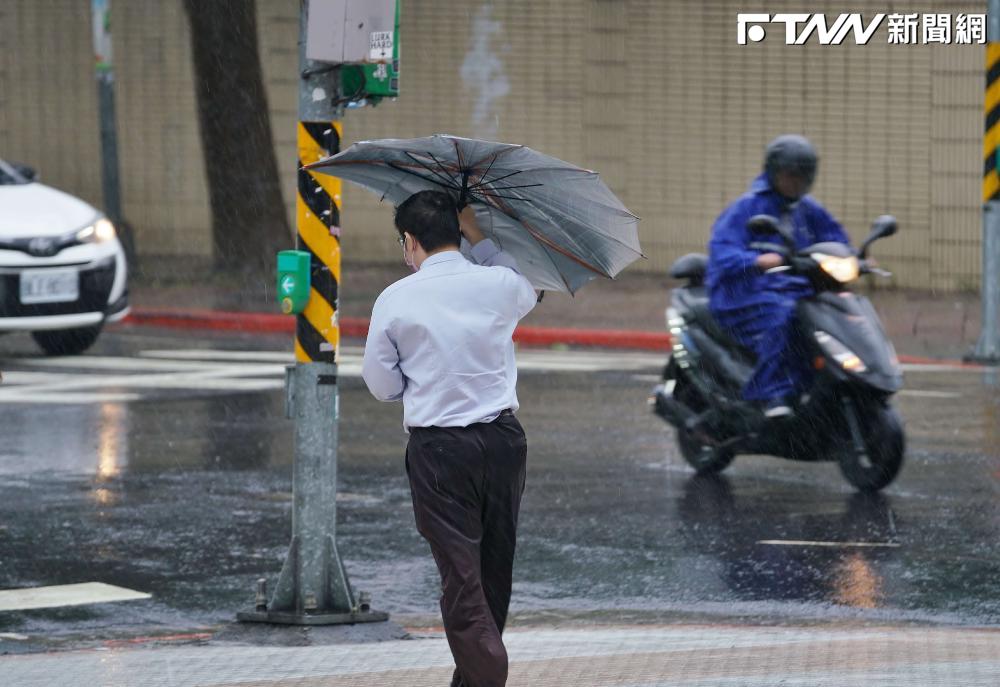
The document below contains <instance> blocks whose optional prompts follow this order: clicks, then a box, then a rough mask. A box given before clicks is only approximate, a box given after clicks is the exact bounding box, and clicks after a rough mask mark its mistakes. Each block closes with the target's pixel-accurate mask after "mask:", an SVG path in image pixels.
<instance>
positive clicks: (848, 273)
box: [810, 253, 860, 284]
mask: <svg viewBox="0 0 1000 687" xmlns="http://www.w3.org/2000/svg"><path fill="white" fill-rule="evenodd" d="M810 257H811V258H812V259H813V260H815V261H816V262H817V263H818V264H819V267H820V269H821V270H823V271H824V272H826V273H827V274H829V275H830V276H831V277H833V278H834V279H836V280H837V281H839V282H840V283H841V284H846V283H847V282H849V281H854V280H855V279H857V278H858V274H860V269H859V263H858V259H857V257H855V256H853V255H852V256H851V257H849V258H838V257H835V256H833V255H827V254H826V253H813V254H812V255H810Z"/></svg>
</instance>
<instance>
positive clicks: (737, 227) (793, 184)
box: [707, 135, 850, 418]
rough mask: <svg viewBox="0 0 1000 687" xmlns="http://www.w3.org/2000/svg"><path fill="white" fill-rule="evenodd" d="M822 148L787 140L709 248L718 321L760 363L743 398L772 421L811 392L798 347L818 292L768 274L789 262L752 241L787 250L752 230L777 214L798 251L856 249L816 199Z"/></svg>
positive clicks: (796, 279)
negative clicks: (805, 304) (753, 221)
mask: <svg viewBox="0 0 1000 687" xmlns="http://www.w3.org/2000/svg"><path fill="white" fill-rule="evenodd" d="M817 165H818V156H817V154H816V149H815V148H814V147H813V145H812V144H811V143H810V142H809V141H808V140H807V139H806V138H804V137H802V136H797V135H783V136H779V137H778V138H776V139H774V140H773V141H771V142H770V143H769V144H768V146H767V148H766V150H765V153H764V171H763V173H762V174H761V175H760V176H758V177H757V178H756V179H754V180H753V181H752V182H751V184H750V188H749V190H748V191H747V192H746V193H745V194H743V195H742V196H741V197H740V198H738V199H737V200H736V201H735V202H733V203H732V204H731V205H730V206H729V207H728V208H726V209H725V211H723V213H722V214H721V215H720V216H719V218H718V219H717V220H716V221H715V224H714V226H713V227H712V238H711V240H710V242H709V244H708V249H709V262H708V274H707V283H708V289H709V296H710V307H711V310H712V314H713V315H714V316H715V318H716V320H717V321H718V322H719V324H720V325H721V326H722V327H723V328H725V329H726V330H727V331H728V332H729V334H730V335H731V336H732V337H733V338H734V339H736V340H737V341H738V342H739V343H740V344H741V345H743V346H745V347H746V348H749V349H751V350H753V352H754V353H755V354H756V356H757V363H756V367H755V369H754V372H753V375H752V377H751V378H750V381H749V382H748V383H747V384H746V386H745V387H744V389H743V397H744V398H745V399H747V400H749V401H757V402H759V403H760V404H761V405H762V407H763V411H764V415H765V416H767V417H772V418H774V417H784V416H789V415H791V414H792V405H791V399H792V398H794V396H795V395H796V394H797V393H798V392H800V391H801V390H802V389H803V388H804V387H805V385H806V382H807V380H808V377H809V375H810V369H809V367H808V364H807V361H806V360H805V355H804V354H803V353H802V352H801V351H800V350H798V347H797V346H796V341H795V329H794V323H793V317H794V315H795V306H796V303H797V302H798V300H799V299H800V298H803V297H805V296H808V295H810V294H811V293H812V289H811V287H810V285H809V282H808V281H807V280H806V279H805V278H804V277H801V276H798V275H794V274H790V273H788V272H776V273H770V274H768V273H767V270H769V269H771V268H774V267H778V266H780V265H782V264H783V263H784V262H785V259H784V257H783V256H781V255H780V254H778V253H774V252H761V251H759V250H755V249H753V248H751V247H750V244H751V243H752V242H762V241H763V242H772V243H779V244H780V243H781V241H780V239H779V237H778V236H777V235H775V236H774V237H773V238H766V237H763V238H762V237H760V236H754V235H752V234H751V233H750V231H749V230H748V228H747V222H748V220H749V219H750V218H751V217H753V216H754V215H760V214H764V215H771V216H773V217H775V218H777V219H778V220H779V223H782V224H784V225H786V226H791V227H792V229H793V233H794V236H795V242H796V245H797V247H798V248H799V249H802V248H805V247H807V246H810V245H812V244H814V243H819V242H822V241H835V242H839V243H850V240H849V239H848V237H847V234H846V233H845V232H844V229H843V227H841V225H840V224H839V223H838V222H837V220H835V219H834V218H833V216H832V215H831V214H830V213H829V212H827V210H826V209H825V208H824V207H823V206H822V205H820V204H819V202H818V201H816V200H815V199H814V198H812V197H811V196H808V195H806V194H807V193H808V192H809V189H810V187H811V186H812V184H813V182H814V181H815V179H816V170H817Z"/></svg>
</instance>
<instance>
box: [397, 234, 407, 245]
mask: <svg viewBox="0 0 1000 687" xmlns="http://www.w3.org/2000/svg"><path fill="white" fill-rule="evenodd" d="M396 240H397V241H399V247H400V248H405V247H406V237H405V236H400V237H399V238H398V239H396Z"/></svg>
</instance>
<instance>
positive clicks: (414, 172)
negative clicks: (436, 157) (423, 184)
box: [385, 162, 458, 191]
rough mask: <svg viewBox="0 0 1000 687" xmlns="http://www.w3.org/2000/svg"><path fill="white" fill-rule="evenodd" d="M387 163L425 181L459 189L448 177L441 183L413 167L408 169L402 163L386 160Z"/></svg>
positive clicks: (454, 189)
mask: <svg viewBox="0 0 1000 687" xmlns="http://www.w3.org/2000/svg"><path fill="white" fill-rule="evenodd" d="M385 164H386V165H388V166H389V167H392V168H393V169H395V170H398V171H400V172H404V173H406V174H412V175H413V176H415V177H416V178H418V179H422V180H424V181H429V182H431V183H432V184H437V185H438V186H444V187H445V188H450V189H452V190H453V191H457V190H458V189H456V188H455V187H454V186H452V185H451V182H450V181H448V180H447V179H445V182H446V183H441V182H440V181H437V180H436V179H431V178H429V177H425V176H424V175H423V174H420V173H419V172H416V171H414V170H412V169H407V168H406V167H403V166H402V165H398V164H396V163H395V162H386V163H385ZM432 171H433V170H432Z"/></svg>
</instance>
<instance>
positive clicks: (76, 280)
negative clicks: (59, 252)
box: [21, 270, 80, 305]
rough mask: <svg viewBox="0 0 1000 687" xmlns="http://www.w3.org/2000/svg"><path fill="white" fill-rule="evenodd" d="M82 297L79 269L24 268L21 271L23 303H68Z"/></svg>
mask: <svg viewBox="0 0 1000 687" xmlns="http://www.w3.org/2000/svg"><path fill="white" fill-rule="evenodd" d="M79 297H80V273H79V272H78V271H77V270H24V271H23V272H21V303H23V304H24V305H32V304H34V303H67V302H70V301H75V300H76V299H77V298H79Z"/></svg>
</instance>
